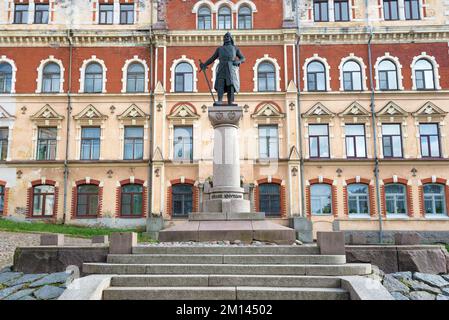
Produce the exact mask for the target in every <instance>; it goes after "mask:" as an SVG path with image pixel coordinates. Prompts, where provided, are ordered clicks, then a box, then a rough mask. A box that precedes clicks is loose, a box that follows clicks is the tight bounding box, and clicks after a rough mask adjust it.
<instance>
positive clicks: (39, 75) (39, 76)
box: [36, 56, 65, 93]
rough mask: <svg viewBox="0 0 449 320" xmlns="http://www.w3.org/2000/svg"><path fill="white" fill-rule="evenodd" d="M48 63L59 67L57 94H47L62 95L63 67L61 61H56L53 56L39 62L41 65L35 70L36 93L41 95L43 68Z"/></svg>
mask: <svg viewBox="0 0 449 320" xmlns="http://www.w3.org/2000/svg"><path fill="white" fill-rule="evenodd" d="M49 63H56V64H57V65H58V66H59V77H60V78H59V91H58V92H48V93H63V92H64V72H65V69H64V65H63V64H62V61H61V60H59V59H56V58H55V57H54V56H49V57H48V58H47V59H45V60H41V63H40V65H39V67H38V68H37V69H36V70H37V79H36V83H37V89H36V93H43V92H42V81H43V75H44V68H45V66H46V65H47V64H49ZM46 93H47V92H46Z"/></svg>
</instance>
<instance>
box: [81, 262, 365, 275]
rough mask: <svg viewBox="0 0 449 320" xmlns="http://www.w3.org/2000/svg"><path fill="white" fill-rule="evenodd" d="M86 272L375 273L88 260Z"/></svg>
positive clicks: (348, 268) (350, 268)
mask: <svg viewBox="0 0 449 320" xmlns="http://www.w3.org/2000/svg"><path fill="white" fill-rule="evenodd" d="M83 272H84V273H86V274H236V275H243V274H248V275H249V274H250V275H316V276H349V275H367V274H370V273H371V265H370V264H355V263H354V264H343V265H338V264H334V265H310V264H303V265H265V264H259V265H257V264H254V265H239V264H226V265H225V264H203V265H199V264H110V263H84V264H83Z"/></svg>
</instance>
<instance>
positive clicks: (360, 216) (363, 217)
mask: <svg viewBox="0 0 449 320" xmlns="http://www.w3.org/2000/svg"><path fill="white" fill-rule="evenodd" d="M348 217H349V220H356V219H357V220H371V216H370V215H369V214H348Z"/></svg>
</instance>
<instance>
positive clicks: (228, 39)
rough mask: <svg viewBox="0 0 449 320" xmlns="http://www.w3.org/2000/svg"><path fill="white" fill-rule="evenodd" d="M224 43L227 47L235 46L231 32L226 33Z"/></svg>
mask: <svg viewBox="0 0 449 320" xmlns="http://www.w3.org/2000/svg"><path fill="white" fill-rule="evenodd" d="M223 42H224V44H225V45H227V44H232V45H234V40H233V39H232V35H231V33H230V32H226V34H225V35H224V37H223Z"/></svg>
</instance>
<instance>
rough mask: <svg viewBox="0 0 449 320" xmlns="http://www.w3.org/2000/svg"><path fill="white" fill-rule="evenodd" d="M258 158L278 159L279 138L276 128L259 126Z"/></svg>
mask: <svg viewBox="0 0 449 320" xmlns="http://www.w3.org/2000/svg"><path fill="white" fill-rule="evenodd" d="M259 157H260V158H261V159H278V157H279V137H278V127H277V126H259Z"/></svg>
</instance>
